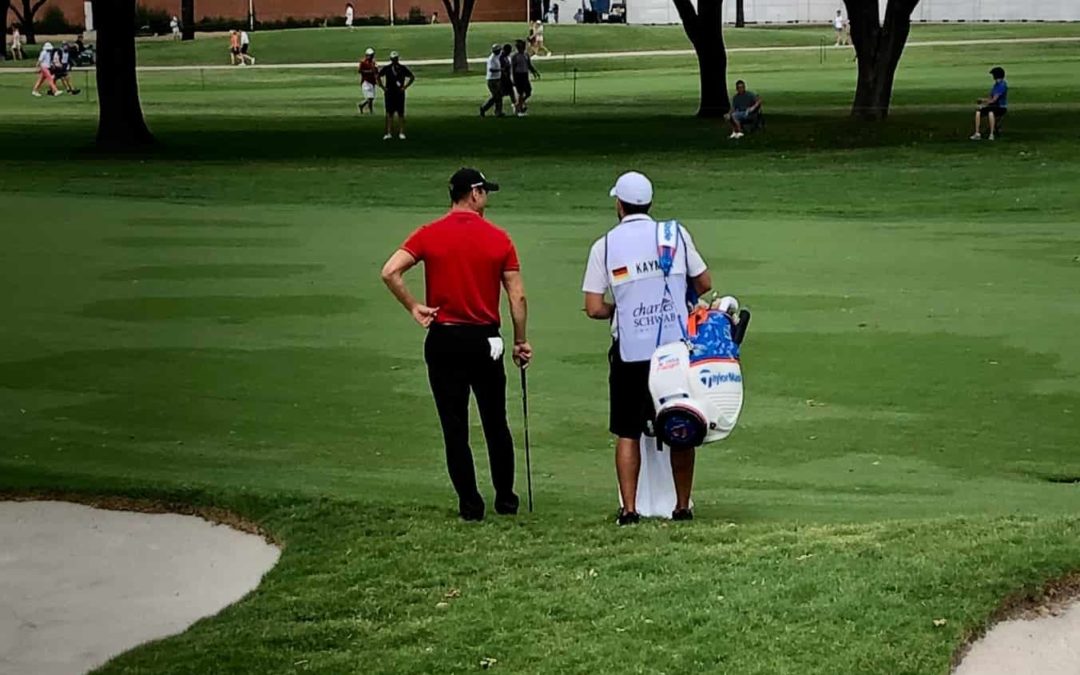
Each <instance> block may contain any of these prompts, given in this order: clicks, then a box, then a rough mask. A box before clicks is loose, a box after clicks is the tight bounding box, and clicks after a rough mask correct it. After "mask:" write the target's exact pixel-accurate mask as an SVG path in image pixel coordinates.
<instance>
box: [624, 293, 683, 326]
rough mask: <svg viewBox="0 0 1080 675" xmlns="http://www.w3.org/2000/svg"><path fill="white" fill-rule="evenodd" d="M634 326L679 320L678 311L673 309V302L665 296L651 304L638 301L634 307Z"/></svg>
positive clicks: (654, 324)
mask: <svg viewBox="0 0 1080 675" xmlns="http://www.w3.org/2000/svg"><path fill="white" fill-rule="evenodd" d="M633 317H634V328H645V327H646V326H657V325H659V324H661V323H673V322H677V321H678V320H679V313H678V312H676V311H675V303H674V302H672V301H671V300H668V299H667V298H664V299H663V300H661V301H660V302H658V303H656V304H652V305H646V304H645V303H644V302H642V303H639V304H638V306H637V307H635V308H634V313H633Z"/></svg>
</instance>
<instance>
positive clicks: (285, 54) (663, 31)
mask: <svg viewBox="0 0 1080 675" xmlns="http://www.w3.org/2000/svg"><path fill="white" fill-rule="evenodd" d="M526 33H527V30H526V28H525V27H524V26H523V25H521V24H513V23H474V24H472V26H470V28H469V56H470V57H472V58H480V57H485V56H487V55H488V54H489V53H490V49H491V45H492V43H496V42H499V43H502V42H512V41H513V40H515V39H518V38H524V37H525V34H526ZM544 36H545V41H546V44H547V45H548V47H549V48H550V49H551V50H552V51H553V52H555V53H556V56H561V55H563V54H587V53H596V52H614V51H626V50H634V51H641V50H659V49H666V50H671V49H690V48H691V45H690V42H689V40H687V38H686V33H685V32H684V31H683V29H682V26H612V25H571V24H559V25H552V26H548V27H547V28H546V29H545V33H544ZM1040 37H1080V23H1032V24H1024V23H1017V24H988V25H979V24H916V25H915V26H914V27H913V28H912V32H911V40H912V41H938V40H966V39H996V38H1006V39H1008V38H1040ZM724 39H725V41H726V43H727V45H728V47H734V48H744V47H789V46H809V47H816V46H819V45H820V44H821V43H822V40H825V41H826V42H827V43H828V44H829V45H830V48H831V44H832V40H833V34H832V27H831V26H830V25H820V26H771V27H749V28H742V29H735V28H730V27H729V28H727V29H726V30H725V32H724ZM228 46H229V39H228V35H227V34H224V33H211V34H207V35H204V36H202V37H199V38H198V39H197V40H196V41H195V42H194V43H178V42H174V41H172V40H169V39H145V40H140V41H139V43H138V58H139V63H140V64H142V65H146V66H179V65H227V64H228V63H229V57H228ZM367 47H374V48H375V49H376V50H377V51H378V53H379V59H380V60H381V61H386V59H387V54H389V53H390V51H391V50H397V51H399V52H401V54H402V59H403V60H404V61H405V62H406V63H407V62H408V61H409V60H420V59H449V58H450V57H451V56H452V55H453V31H452V29H451V27H450V25H449V24H441V25H436V26H396V27H386V26H379V27H370V26H366V27H359V28H356V29H354V30H352V31H350V30H347V29H345V28H311V29H298V30H278V31H266V32H256V33H252V53H253V54H256V55H257V56H258V59H259V63H260V64H263V65H272V64H277V63H320V62H348V61H355V60H358V59H359V58H360V56H361V55H362V54H363V52H364V50H365V49H366V48H367ZM36 50H37V47H35V46H29V47H28V48H27V53H28V54H29V55H30V56H31V57H33V56H34V55H36V54H37V51H36ZM815 58H816V55H815ZM15 65H17V64H15V63H12V62H0V67H2V66H9V67H12V66H15ZM21 65H23V66H25V65H26V63H22V64H21ZM31 65H32V64H31Z"/></svg>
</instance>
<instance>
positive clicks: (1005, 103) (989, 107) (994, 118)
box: [971, 66, 1009, 141]
mask: <svg viewBox="0 0 1080 675" xmlns="http://www.w3.org/2000/svg"><path fill="white" fill-rule="evenodd" d="M990 75H991V76H992V77H993V78H994V86H993V87H991V88H990V96H988V97H986V98H980V99H979V108H978V109H977V110H976V111H975V133H973V134H971V140H973V141H980V140H982V117H983V115H986V117H987V120H986V126H987V132H988V133H989V136H988V137H987V138H989V139H990V140H991V141H992V140H994V133H995V132H996V131H997V125H998V122H1000V121H1001V118H1002V117H1005V114H1006V113H1008V112H1009V83H1008V82H1006V81H1005V69H1004V68H1002V67H1001V66H994V67H993V68H991V69H990Z"/></svg>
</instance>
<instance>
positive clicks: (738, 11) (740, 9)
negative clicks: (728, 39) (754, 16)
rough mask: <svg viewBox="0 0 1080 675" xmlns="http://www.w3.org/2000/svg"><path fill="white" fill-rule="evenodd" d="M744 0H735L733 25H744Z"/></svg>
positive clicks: (739, 26)
mask: <svg viewBox="0 0 1080 675" xmlns="http://www.w3.org/2000/svg"><path fill="white" fill-rule="evenodd" d="M744 5H745V2H744V0H735V27H736V28H745V27H746V8H745V7H744Z"/></svg>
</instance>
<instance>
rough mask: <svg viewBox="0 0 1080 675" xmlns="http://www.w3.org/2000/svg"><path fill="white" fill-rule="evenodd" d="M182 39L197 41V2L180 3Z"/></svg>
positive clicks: (182, 1)
mask: <svg viewBox="0 0 1080 675" xmlns="http://www.w3.org/2000/svg"><path fill="white" fill-rule="evenodd" d="M180 25H181V29H180V39H181V40H194V39H195V0H181V1H180Z"/></svg>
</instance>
